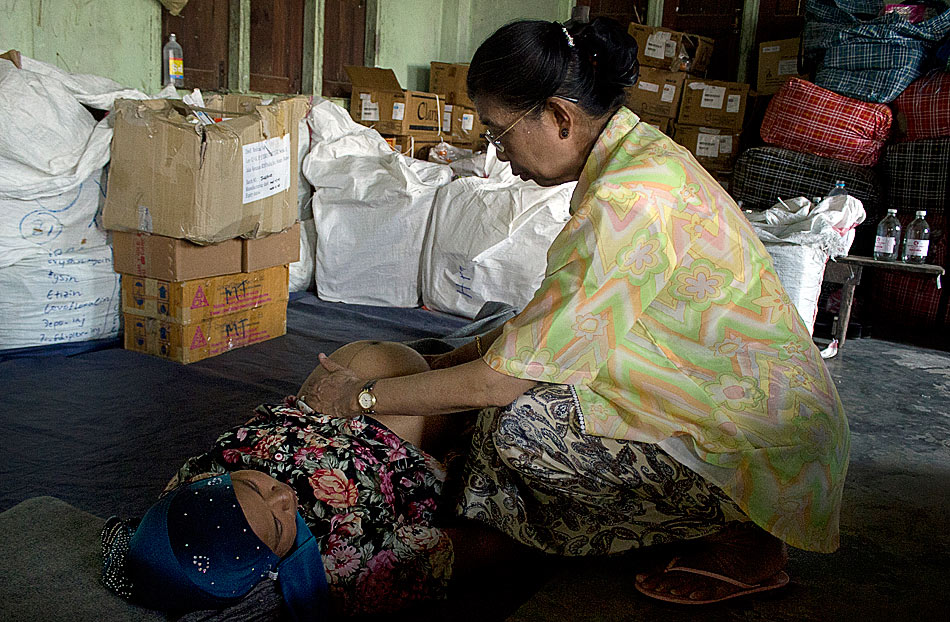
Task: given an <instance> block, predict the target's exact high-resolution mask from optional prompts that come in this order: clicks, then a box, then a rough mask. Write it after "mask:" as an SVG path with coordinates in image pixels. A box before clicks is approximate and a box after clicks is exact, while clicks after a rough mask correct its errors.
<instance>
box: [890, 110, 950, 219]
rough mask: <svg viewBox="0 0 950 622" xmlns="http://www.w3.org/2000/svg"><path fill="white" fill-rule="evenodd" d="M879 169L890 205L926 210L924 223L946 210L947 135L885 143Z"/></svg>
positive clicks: (949, 203)
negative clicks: (926, 219) (926, 218)
mask: <svg viewBox="0 0 950 622" xmlns="http://www.w3.org/2000/svg"><path fill="white" fill-rule="evenodd" d="M947 105H950V104H947ZM880 169H881V173H882V177H883V180H882V181H883V185H884V189H885V196H886V201H887V204H888V205H889V206H890V207H896V208H897V209H899V210H900V209H904V210H907V211H908V213H910V214H913V212H914V210H918V209H923V210H927V215H928V222H929V217H930V215H932V214H936V213H938V212H946V211H947V210H948V209H950V138H938V139H934V140H915V141H913V142H907V143H895V144H893V145H888V146H887V148H886V149H885V150H884V157H883V158H881V166H880ZM931 224H933V223H931Z"/></svg>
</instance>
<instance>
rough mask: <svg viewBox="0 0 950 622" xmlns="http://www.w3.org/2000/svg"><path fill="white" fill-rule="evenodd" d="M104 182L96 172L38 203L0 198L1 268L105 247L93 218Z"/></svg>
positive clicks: (103, 231) (35, 201) (100, 173)
mask: <svg viewBox="0 0 950 622" xmlns="http://www.w3.org/2000/svg"><path fill="white" fill-rule="evenodd" d="M105 188H106V184H105V181H104V180H103V179H102V171H101V170H98V171H96V172H95V173H93V174H92V175H90V176H89V178H88V179H86V180H85V181H84V182H82V183H81V184H80V185H79V186H77V187H75V188H71V189H70V190H67V191H66V192H63V193H62V194H58V195H54V196H51V197H45V198H39V199H27V200H21V199H5V198H0V268H5V267H6V266H9V265H12V264H15V263H17V262H18V261H21V260H22V259H24V258H26V257H29V256H35V255H37V254H41V255H47V254H50V255H57V254H61V253H64V252H73V251H75V250H79V249H83V248H95V247H97V246H103V245H105V244H107V243H108V238H107V235H106V232H105V230H104V229H100V228H99V227H98V226H97V221H96V218H97V216H98V214H99V209H100V207H101V203H102V201H103V199H105Z"/></svg>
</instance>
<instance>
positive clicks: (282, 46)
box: [250, 0, 304, 93]
mask: <svg viewBox="0 0 950 622" xmlns="http://www.w3.org/2000/svg"><path fill="white" fill-rule="evenodd" d="M250 5H251V49H250V65H251V71H250V73H251V82H250V87H251V90H252V91H259V92H262V93H299V92H300V81H301V76H302V71H303V15H304V0H253V1H252V2H251V3H250Z"/></svg>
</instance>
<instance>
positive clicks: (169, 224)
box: [103, 96, 307, 363]
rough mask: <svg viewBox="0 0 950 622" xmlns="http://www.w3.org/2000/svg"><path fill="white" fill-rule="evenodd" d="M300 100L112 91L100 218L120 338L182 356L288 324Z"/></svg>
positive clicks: (266, 334)
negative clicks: (197, 99)
mask: <svg viewBox="0 0 950 622" xmlns="http://www.w3.org/2000/svg"><path fill="white" fill-rule="evenodd" d="M306 111H307V102H306V100H305V99H304V98H290V99H282V100H277V101H274V102H272V103H270V104H267V105H264V104H263V103H262V101H261V100H260V99H259V98H254V97H246V96H223V97H220V96H216V97H214V98H212V99H211V101H209V103H208V107H207V108H194V107H187V106H185V105H183V104H181V103H179V102H168V101H162V100H154V101H142V102H132V101H120V102H118V103H117V105H116V113H115V135H114V138H113V143H112V164H111V170H110V175H109V186H108V192H107V195H106V205H105V208H104V212H103V220H104V223H105V225H106V227H107V228H109V229H112V230H113V252H114V267H115V270H116V272H119V273H121V274H122V312H123V320H124V325H125V347H126V349H129V350H136V351H139V352H145V353H148V354H153V355H157V356H161V357H164V358H168V359H171V360H175V361H179V362H181V363H191V362H194V361H199V360H201V359H204V358H208V357H210V356H215V355H217V354H220V353H222V352H226V351H228V350H232V349H234V348H239V347H243V346H246V345H251V344H253V343H257V342H259V341H264V340H266V339H271V338H273V337H279V336H280V335H283V334H284V333H285V332H286V315H287V300H288V267H287V265H288V264H289V263H292V262H294V261H297V260H298V258H299V250H300V229H299V224H297V223H296V217H297V201H296V189H297V174H298V170H299V166H298V164H297V162H296V159H297V148H296V145H297V128H298V123H299V121H300V119H301V118H302V117H303V116H304V114H306Z"/></svg>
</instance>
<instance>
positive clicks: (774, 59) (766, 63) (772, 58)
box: [755, 38, 805, 95]
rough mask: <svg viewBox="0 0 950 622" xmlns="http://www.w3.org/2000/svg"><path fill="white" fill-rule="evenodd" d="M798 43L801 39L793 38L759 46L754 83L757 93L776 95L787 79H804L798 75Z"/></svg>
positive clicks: (767, 42)
mask: <svg viewBox="0 0 950 622" xmlns="http://www.w3.org/2000/svg"><path fill="white" fill-rule="evenodd" d="M800 43H801V39H799V38H795V39H782V40H781V41H765V42H763V43H760V44H759V73H758V76H757V77H756V81H755V90H756V91H757V92H758V93H760V94H764V95H767V94H770V93H776V92H778V90H779V89H780V88H781V87H782V85H783V84H785V82H786V81H787V80H788V79H789V78H803V79H804V78H805V76H803V75H801V74H799V73H798V50H799V44H800Z"/></svg>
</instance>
